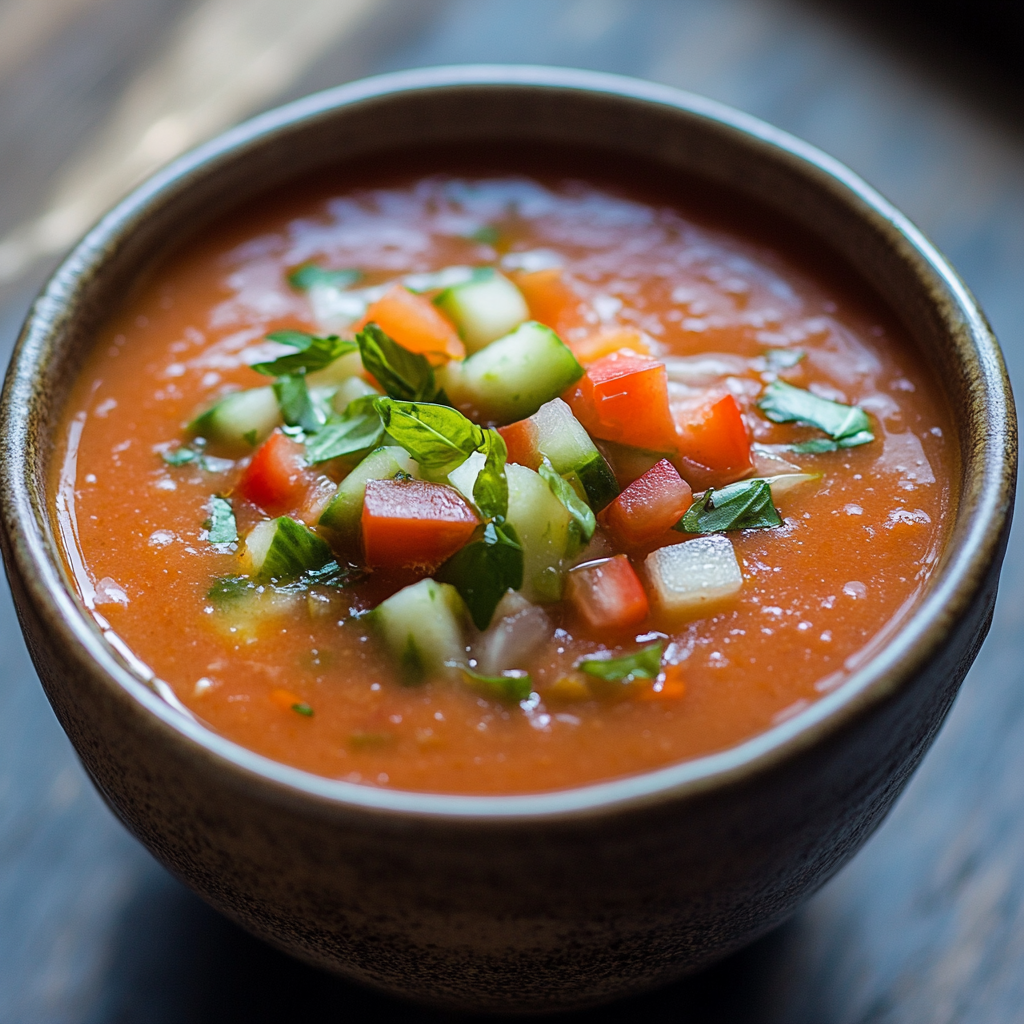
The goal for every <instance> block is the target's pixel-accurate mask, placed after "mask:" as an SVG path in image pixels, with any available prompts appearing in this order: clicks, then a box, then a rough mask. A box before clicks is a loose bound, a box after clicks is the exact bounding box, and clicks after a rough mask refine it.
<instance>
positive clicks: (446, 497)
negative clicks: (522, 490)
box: [362, 480, 480, 568]
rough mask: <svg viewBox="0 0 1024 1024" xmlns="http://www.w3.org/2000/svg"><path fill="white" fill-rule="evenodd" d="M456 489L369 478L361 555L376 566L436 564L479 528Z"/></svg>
mask: <svg viewBox="0 0 1024 1024" xmlns="http://www.w3.org/2000/svg"><path fill="white" fill-rule="evenodd" d="M479 522H480V520H479V519H477V517H476V513H475V512H474V511H473V510H472V509H471V508H470V507H469V505H467V504H466V502H465V500H464V499H463V497H462V495H461V494H459V492H458V491H456V490H455V489H454V488H453V487H447V486H445V485H444V484H432V483H428V482H427V481H425V480H369V481H367V484H366V497H365V499H364V501H363V518H362V527H363V553H364V554H365V556H366V564H367V565H372V566H378V567H382V568H383V567H389V568H401V567H405V566H432V565H438V564H440V563H441V562H443V561H444V560H445V559H446V558H448V557H449V556H451V555H454V554H455V552H456V551H458V550H459V548H461V547H462V546H463V545H464V544H465V543H466V542H467V541H468V540H469V538H470V537H471V536H472V535H473V531H474V530H475V529H476V528H477V526H478V525H479Z"/></svg>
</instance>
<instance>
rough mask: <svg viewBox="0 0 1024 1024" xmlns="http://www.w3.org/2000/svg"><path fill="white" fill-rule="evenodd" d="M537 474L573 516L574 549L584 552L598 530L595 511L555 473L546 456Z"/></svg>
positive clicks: (571, 527)
mask: <svg viewBox="0 0 1024 1024" xmlns="http://www.w3.org/2000/svg"><path fill="white" fill-rule="evenodd" d="M537 472H538V473H540V475H541V476H542V477H543V478H544V479H545V480H546V481H547V485H548V487H550V488H551V493H552V494H554V496H555V497H556V498H557V499H558V500H559V501H560V502H561V503H562V504H563V505H564V506H565V507H566V509H567V510H568V512H569V515H570V516H572V522H571V523H570V529H571V530H572V531H573V533H574V534H575V544H574V547H575V548H576V549H577V550H582V549H583V548H585V547H586V546H587V543H588V542H589V541H590V538H591V537H593V536H594V530H596V529H597V519H596V518H595V517H594V513H593V510H592V509H591V508H590V506H589V505H588V504H587V503H586V502H585V501H583V499H582V498H580V496H579V495H578V494H577V493H576V490H575V489H574V488H573V486H572V484H570V483H569V481H568V480H565V479H563V478H562V477H560V476H559V475H558V473H556V472H555V469H554V467H553V466H552V465H551V463H550V461H549V460H548V457H547V456H546V455H545V456H544V459H543V461H542V462H541V464H540V468H539V469H538V470H537Z"/></svg>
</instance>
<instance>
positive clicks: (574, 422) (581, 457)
mask: <svg viewBox="0 0 1024 1024" xmlns="http://www.w3.org/2000/svg"><path fill="white" fill-rule="evenodd" d="M530 419H531V420H532V421H533V423H534V425H535V426H536V428H537V450H538V452H539V453H540V454H541V455H546V456H547V458H548V461H549V462H550V463H551V466H552V468H553V469H554V471H555V472H556V473H558V474H559V475H561V476H568V475H569V474H571V473H575V474H576V478H577V479H578V480H579V482H580V483H581V484H582V485H583V489H584V491H586V500H587V502H588V503H589V505H590V506H591V508H593V510H594V511H595V512H600V511H601V509H603V508H604V507H605V505H607V504H608V503H609V502H610V501H612V500H613V499H614V498H616V497H618V494H619V485H618V484H617V483H616V482H615V474H614V473H613V472H612V471H611V467H610V466H609V465H608V463H607V462H605V460H604V456H603V455H602V454H601V453H600V452H599V451H598V450H597V446H596V445H595V444H594V442H593V441H591V439H590V435H589V434H588V433H587V431H586V430H585V429H584V426H583V424H582V423H580V421H579V420H578V419H576V417H575V416H574V415H573V414H572V410H571V409H570V408H569V406H568V405H566V404H565V402H563V401H562V400H561V399H560V398H554V399H552V400H551V401H550V402H548V403H546V404H545V405H542V406H541V407H540V408H539V409H538V410H537V411H536V412H535V413H534V414H533V416H531V417H530ZM538 461H539V460H538Z"/></svg>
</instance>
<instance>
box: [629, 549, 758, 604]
mask: <svg viewBox="0 0 1024 1024" xmlns="http://www.w3.org/2000/svg"><path fill="white" fill-rule="evenodd" d="M644 566H645V568H646V570H647V577H648V579H649V580H650V583H651V587H652V589H653V591H654V597H655V600H656V602H657V604H658V606H659V607H660V608H661V610H662V611H663V612H664V613H666V614H668V615H679V614H682V613H686V612H692V611H699V610H700V609H701V608H703V607H705V606H707V605H708V604H710V603H711V602H713V601H719V600H722V599H723V598H726V597H729V596H730V595H731V594H735V593H736V591H737V590H739V589H740V588H741V587H742V586H743V573H742V572H740V565H739V562H738V561H737V560H736V552H735V551H733V547H732V542H731V541H730V540H729V538H728V537H723V536H721V535H720V534H715V535H713V536H710V537H697V538H696V539H695V540H688V541H684V542H683V543H682V544H670V545H669V546H668V547H664V548H658V549H657V550H656V551H652V552H651V553H650V554H649V555H648V556H647V558H646V560H645V562H644Z"/></svg>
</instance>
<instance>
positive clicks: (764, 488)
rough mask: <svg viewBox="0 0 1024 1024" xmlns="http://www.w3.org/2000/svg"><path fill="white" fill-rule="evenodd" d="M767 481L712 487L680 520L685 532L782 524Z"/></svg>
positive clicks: (719, 530) (717, 531) (765, 527)
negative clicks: (717, 488)
mask: <svg viewBox="0 0 1024 1024" xmlns="http://www.w3.org/2000/svg"><path fill="white" fill-rule="evenodd" d="M781 525H782V519H781V518H780V517H779V513H778V510H777V509H776V508H775V505H774V504H772V489H771V484H769V483H768V481H767V480H741V481H740V482H739V483H735V484H729V486H728V487H723V488H721V489H720V490H717V491H716V490H715V489H714V488H713V487H709V488H708V489H707V491H705V492H704V494H703V495H702V496H701V497H700V498H698V499H697V500H696V501H695V502H694V503H693V505H692V507H691V508H690V510H689V511H688V512H687V513H686V515H685V516H683V518H682V519H680V520H679V524H678V525H677V526H676V529H677V530H679V531H681V532H682V533H721V532H723V531H725V530H763V529H768V528H770V527H772V526H781Z"/></svg>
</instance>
